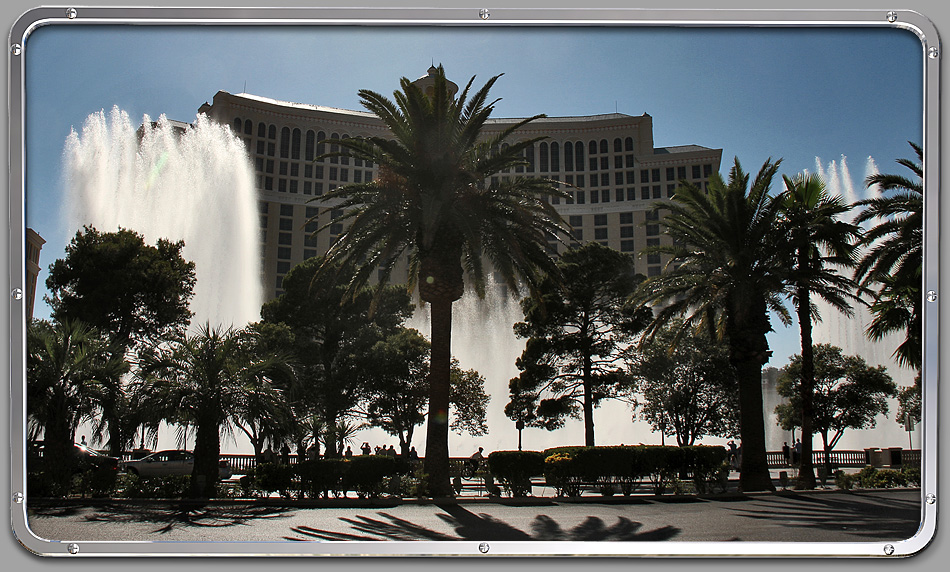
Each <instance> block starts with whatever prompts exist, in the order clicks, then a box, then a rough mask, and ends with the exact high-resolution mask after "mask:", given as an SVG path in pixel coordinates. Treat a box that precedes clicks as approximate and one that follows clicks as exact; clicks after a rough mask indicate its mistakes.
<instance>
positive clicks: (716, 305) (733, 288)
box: [634, 159, 790, 491]
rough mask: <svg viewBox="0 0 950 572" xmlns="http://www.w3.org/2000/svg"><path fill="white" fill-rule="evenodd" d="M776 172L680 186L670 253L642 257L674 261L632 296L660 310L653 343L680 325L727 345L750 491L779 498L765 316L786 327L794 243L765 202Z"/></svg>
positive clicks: (668, 222) (775, 208) (743, 482)
mask: <svg viewBox="0 0 950 572" xmlns="http://www.w3.org/2000/svg"><path fill="white" fill-rule="evenodd" d="M778 166H779V162H774V163H773V162H772V161H771V160H768V161H766V162H765V163H764V164H763V165H762V168H761V169H760V170H759V173H758V174H757V175H756V177H755V178H754V179H753V180H752V181H751V186H750V181H749V175H747V174H746V173H745V172H744V171H743V170H742V167H741V165H740V164H739V160H738V159H736V161H735V164H734V165H733V167H732V169H731V170H730V172H729V180H728V182H726V181H724V180H723V179H722V177H721V176H720V175H719V174H718V173H713V174H712V176H711V177H710V180H709V189H708V192H707V191H706V190H705V189H701V188H700V187H698V186H696V185H694V184H692V183H689V182H688V181H683V182H682V183H681V185H680V186H679V187H677V190H676V194H675V195H674V196H673V200H672V201H669V202H668V203H662V204H659V205H657V206H658V207H659V208H663V209H668V210H669V211H670V213H669V214H668V215H667V216H666V217H664V218H662V219H661V222H662V224H663V226H664V227H665V228H666V232H667V234H668V235H669V236H670V237H671V238H672V239H673V244H672V245H669V246H662V245H661V246H657V247H649V248H648V249H646V251H648V252H656V253H666V254H668V255H669V256H670V261H669V263H668V265H667V268H666V270H665V271H664V272H663V273H662V274H660V275H659V276H655V277H651V278H648V279H647V280H646V281H645V282H644V283H643V284H642V285H641V287H640V288H639V289H638V292H637V294H636V295H635V296H634V300H635V301H638V302H640V303H650V304H654V305H656V307H657V310H658V311H657V313H656V317H655V318H654V321H653V323H652V324H651V325H650V327H649V328H648V330H647V334H648V335H652V334H653V333H654V332H656V331H657V330H658V329H659V328H661V327H662V326H663V325H665V324H666V323H668V322H669V321H670V320H672V319H674V318H677V317H682V318H683V322H682V325H681V326H680V330H681V331H686V330H687V329H689V328H696V329H708V330H709V331H712V332H715V333H716V335H717V336H718V337H719V338H720V339H723V340H725V341H726V342H727V344H728V347H729V360H730V362H731V363H732V365H733V367H734V368H735V370H736V376H737V379H738V388H739V392H738V393H739V411H740V421H739V426H740V438H741V440H742V467H741V474H740V486H741V488H742V490H744V491H761V490H775V486H774V485H773V484H772V479H771V477H770V475H769V468H768V463H767V461H766V454H765V420H764V416H763V404H762V366H763V365H765V364H766V363H767V362H768V360H769V357H770V356H771V353H772V352H771V351H770V350H769V344H768V339H767V338H766V334H767V333H768V332H769V331H771V330H772V326H771V323H770V320H769V310H772V311H774V312H775V313H776V315H777V316H778V317H779V318H780V319H781V320H782V321H783V322H786V323H787V322H788V321H789V320H790V317H789V315H788V311H787V310H786V309H785V307H784V306H783V298H782V294H783V293H784V291H785V283H786V282H785V281H786V278H787V276H788V264H787V262H788V260H787V256H785V255H784V254H785V253H786V252H787V249H785V248H784V246H785V245H786V244H787V242H788V237H787V236H784V234H783V232H782V227H781V225H780V224H779V218H780V203H779V202H778V201H776V200H775V199H774V198H773V197H772V196H770V195H769V189H770V187H771V184H772V179H773V178H774V176H775V173H776V171H777V170H778Z"/></svg>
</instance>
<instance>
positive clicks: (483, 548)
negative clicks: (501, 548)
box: [478, 542, 491, 554]
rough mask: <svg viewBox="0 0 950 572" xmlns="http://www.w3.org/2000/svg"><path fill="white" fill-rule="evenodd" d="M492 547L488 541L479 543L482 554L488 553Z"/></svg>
mask: <svg viewBox="0 0 950 572" xmlns="http://www.w3.org/2000/svg"><path fill="white" fill-rule="evenodd" d="M490 549H491V547H490V546H488V543H487V542H482V543H481V544H479V545H478V551H479V552H481V553H482V554H485V553H487V552H488V551H489V550H490Z"/></svg>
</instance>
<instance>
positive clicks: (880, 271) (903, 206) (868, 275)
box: [855, 143, 924, 370]
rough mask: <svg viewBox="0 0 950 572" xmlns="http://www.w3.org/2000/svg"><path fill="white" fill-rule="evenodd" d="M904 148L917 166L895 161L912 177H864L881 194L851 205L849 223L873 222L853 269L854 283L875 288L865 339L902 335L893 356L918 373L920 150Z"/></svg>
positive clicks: (921, 235)
mask: <svg viewBox="0 0 950 572" xmlns="http://www.w3.org/2000/svg"><path fill="white" fill-rule="evenodd" d="M910 146H911V147H912V148H913V149H914V152H915V153H916V154H917V159H918V162H914V161H912V160H910V159H898V160H897V162H898V164H900V165H903V166H904V167H907V168H908V169H910V170H911V172H912V173H913V174H914V176H915V178H913V179H911V178H908V177H905V176H903V175H891V174H885V173H879V174H875V175H870V176H869V177H868V178H867V179H865V185H866V186H867V187H871V186H874V185H878V186H879V187H880V189H881V190H882V191H884V192H885V193H888V192H889V193H888V194H886V195H885V196H881V197H877V198H871V199H865V200H863V201H858V202H857V203H855V206H857V207H863V210H862V211H861V212H860V213H859V214H858V216H857V218H856V219H855V222H856V223H858V224H860V223H864V222H871V221H876V224H875V225H874V226H872V227H871V228H870V229H868V230H867V232H866V233H865V235H864V240H863V241H862V244H863V245H864V246H866V247H868V248H869V250H868V251H867V252H866V253H865V254H864V256H863V257H862V258H861V261H860V262H859V264H858V266H857V268H856V270H855V279H856V280H858V281H859V282H860V284H861V286H862V287H869V288H876V289H877V290H876V292H875V293H874V300H873V302H872V304H871V313H872V314H873V315H874V319H873V320H872V322H871V325H870V326H869V327H868V329H867V333H868V336H869V337H870V338H871V339H874V340H880V339H882V338H883V337H884V336H886V335H888V334H890V333H894V332H904V333H905V337H904V341H903V342H902V343H901V344H900V345H899V346H898V347H897V350H896V351H895V352H894V356H895V357H896V358H897V361H898V363H899V364H901V365H905V366H909V367H912V368H914V369H917V370H919V369H920V366H921V359H922V353H923V345H922V344H921V337H922V331H921V314H920V312H921V307H920V305H921V300H920V298H921V291H922V288H921V284H922V279H923V273H922V272H923V247H924V230H923V220H924V188H923V176H924V168H923V161H924V150H923V147H921V146H920V145H917V144H915V143H910Z"/></svg>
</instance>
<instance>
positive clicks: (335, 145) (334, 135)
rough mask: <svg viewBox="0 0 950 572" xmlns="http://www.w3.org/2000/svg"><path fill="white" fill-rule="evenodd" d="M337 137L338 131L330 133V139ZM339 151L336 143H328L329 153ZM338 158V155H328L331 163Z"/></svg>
mask: <svg viewBox="0 0 950 572" xmlns="http://www.w3.org/2000/svg"><path fill="white" fill-rule="evenodd" d="M339 138H340V134H339V133H331V134H330V139H339ZM339 151H340V146H339V145H337V144H335V143H331V144H330V152H331V153H338V152H339ZM339 160H340V158H339V157H330V162H331V163H338V162H339Z"/></svg>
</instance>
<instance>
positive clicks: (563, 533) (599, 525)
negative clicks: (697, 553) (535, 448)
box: [284, 505, 680, 541]
mask: <svg viewBox="0 0 950 572" xmlns="http://www.w3.org/2000/svg"><path fill="white" fill-rule="evenodd" d="M439 509H440V510H442V511H443V512H441V513H436V515H435V516H436V517H438V518H439V519H440V520H442V521H443V522H445V523H446V524H448V525H449V526H451V527H452V528H453V529H454V533H455V534H454V535H453V534H446V533H444V532H439V531H436V530H433V529H431V528H427V527H425V526H423V525H422V524H418V523H414V522H410V521H408V520H405V519H402V518H399V517H396V516H393V515H391V514H388V513H385V512H379V513H376V514H377V515H378V516H380V517H382V518H371V517H367V516H357V517H356V518H347V517H341V518H340V520H341V521H343V522H345V523H347V524H349V525H350V527H351V528H352V529H353V530H354V531H356V532H354V533H347V532H333V531H330V530H321V529H317V528H312V527H309V526H295V527H293V528H291V530H292V531H293V532H294V533H295V536H285V537H284V538H285V539H286V540H297V541H306V540H548V541H550V540H562V541H597V540H604V541H660V540H671V539H672V538H674V537H675V536H677V535H678V534H679V533H680V529H678V528H676V527H673V526H669V525H667V526H664V527H661V528H657V529H654V530H648V531H641V528H642V527H643V525H642V524H641V523H639V522H635V521H632V520H630V519H628V518H624V517H619V518H618V519H617V522H616V523H615V524H613V525H612V526H607V525H606V523H605V522H604V521H603V520H602V519H600V518H598V517H594V516H589V517H587V518H586V519H584V521H583V522H582V523H581V524H579V525H577V526H575V527H573V528H570V529H568V530H564V529H563V528H562V527H561V525H560V523H558V522H557V521H556V520H554V519H553V518H551V517H549V516H547V515H543V514H540V515H538V516H536V517H535V518H534V520H533V521H532V522H531V525H530V528H531V530H530V531H524V530H520V529H518V528H516V527H514V526H511V525H510V524H508V523H507V522H505V521H503V520H499V519H497V518H495V517H493V516H491V515H488V514H484V513H481V514H475V513H473V512H471V511H469V510H467V509H465V508H463V507H461V506H458V505H439Z"/></svg>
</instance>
